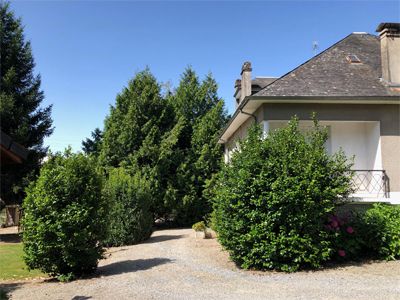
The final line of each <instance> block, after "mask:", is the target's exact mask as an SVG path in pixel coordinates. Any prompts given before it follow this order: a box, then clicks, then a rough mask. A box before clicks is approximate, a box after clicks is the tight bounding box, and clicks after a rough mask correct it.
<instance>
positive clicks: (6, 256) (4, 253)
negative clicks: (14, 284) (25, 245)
mask: <svg viewBox="0 0 400 300" xmlns="http://www.w3.org/2000/svg"><path fill="white" fill-rule="evenodd" d="M22 255H23V252H22V243H9V244H8V243H7V244H6V243H4V244H3V243H0V280H11V279H14V280H17V279H25V278H33V277H44V276H45V275H44V274H43V273H42V272H40V271H38V270H32V271H28V268H27V267H26V265H25V263H24V261H23V259H22Z"/></svg>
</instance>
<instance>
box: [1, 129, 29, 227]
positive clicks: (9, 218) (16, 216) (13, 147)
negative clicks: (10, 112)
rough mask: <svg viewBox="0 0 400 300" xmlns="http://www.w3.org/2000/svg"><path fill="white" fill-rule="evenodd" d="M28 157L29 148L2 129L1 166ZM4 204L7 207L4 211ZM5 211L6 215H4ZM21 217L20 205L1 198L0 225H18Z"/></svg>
mask: <svg viewBox="0 0 400 300" xmlns="http://www.w3.org/2000/svg"><path fill="white" fill-rule="evenodd" d="M27 157H28V150H27V149H26V148H25V147H23V146H21V145H20V144H18V143H16V142H15V141H13V139H12V138H11V137H10V136H9V135H8V134H6V133H4V132H3V131H2V130H0V168H1V167H3V166H5V165H15V164H21V163H22V162H23V161H24V160H26V159H27ZM11 167H12V166H11ZM3 206H4V207H5V210H4V211H3ZM3 212H4V216H2V214H3ZM20 217H21V210H20V207H19V205H15V204H12V205H6V203H5V201H4V200H3V199H1V198H0V226H1V225H6V226H13V225H18V224H19V220H20ZM3 223H4V224H3Z"/></svg>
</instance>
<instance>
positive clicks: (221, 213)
mask: <svg viewBox="0 0 400 300" xmlns="http://www.w3.org/2000/svg"><path fill="white" fill-rule="evenodd" d="M326 140H327V131H326V130H324V129H323V128H320V127H319V126H318V123H317V122H316V121H315V127H314V129H313V130H312V131H311V132H310V133H308V134H302V133H301V132H300V130H299V127H298V120H297V119H293V120H291V121H290V122H289V125H288V126H287V127H285V128H282V129H278V130H276V131H273V132H270V133H269V134H268V136H267V137H263V135H262V133H261V129H260V128H259V127H258V126H256V125H255V126H254V127H253V128H252V129H251V130H250V132H249V136H248V138H247V139H245V140H244V141H242V142H240V151H237V152H235V153H234V154H233V156H232V160H231V162H230V164H228V165H226V166H225V167H224V168H223V169H222V171H221V172H220V173H219V176H218V180H217V183H216V187H215V188H214V192H215V213H214V220H215V221H216V224H215V226H216V229H217V231H218V236H219V240H220V242H221V244H222V245H223V246H224V247H225V248H226V249H227V250H228V251H229V253H230V255H231V258H232V259H233V260H234V261H235V262H237V263H238V264H239V265H241V266H242V267H243V268H246V269H247V268H255V269H277V270H283V271H288V272H291V271H296V270H298V269H300V268H308V267H314V268H316V267H319V266H320V265H321V264H322V263H323V262H325V261H327V260H329V259H330V258H331V257H332V256H333V255H334V249H333V248H334V247H333V245H332V239H333V237H332V236H331V232H330V231H328V230H327V229H326V227H325V225H326V223H325V222H326V220H327V218H328V214H330V213H332V212H333V210H334V209H335V207H336V205H337V204H338V202H339V201H340V199H344V198H346V197H347V195H348V194H349V193H350V192H351V190H352V189H351V174H350V173H349V172H348V171H349V170H350V167H351V164H350V163H349V162H348V161H347V159H346V157H345V155H344V153H343V152H338V153H336V154H334V155H333V156H330V155H328V154H327V153H326V151H325V147H324V144H325V142H326Z"/></svg>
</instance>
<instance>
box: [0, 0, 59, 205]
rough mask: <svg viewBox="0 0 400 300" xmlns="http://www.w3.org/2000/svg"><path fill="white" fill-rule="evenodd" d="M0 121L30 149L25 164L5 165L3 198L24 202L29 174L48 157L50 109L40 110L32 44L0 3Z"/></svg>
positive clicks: (7, 130)
mask: <svg viewBox="0 0 400 300" xmlns="http://www.w3.org/2000/svg"><path fill="white" fill-rule="evenodd" d="M0 19H1V21H0V120H1V129H2V130H3V131H4V132H5V133H7V134H8V135H10V136H11V138H12V139H13V140H15V141H16V142H18V143H19V144H21V145H23V146H24V147H26V148H27V149H29V155H28V159H27V161H26V162H24V163H23V164H21V165H12V166H2V168H1V197H2V198H3V199H5V200H6V201H10V199H11V200H13V201H16V200H17V201H21V200H22V197H23V186H24V185H25V180H24V178H26V177H27V176H29V175H34V174H37V172H38V169H39V163H40V161H41V159H42V158H43V157H44V156H45V155H46V152H47V148H46V147H44V146H43V139H44V138H45V137H46V136H49V135H50V134H51V133H52V127H51V126H52V120H51V117H50V114H51V106H47V107H41V106H40V105H41V103H42V101H43V99H44V95H43V91H42V90H41V89H40V82H41V81H40V76H39V75H34V72H33V71H34V67H35V63H34V59H33V57H32V50H31V44H30V42H29V41H28V42H27V41H25V38H24V34H23V26H22V24H21V20H20V19H17V18H16V17H15V15H14V13H13V12H12V11H11V10H10V7H9V4H8V3H6V2H3V1H1V2H0Z"/></svg>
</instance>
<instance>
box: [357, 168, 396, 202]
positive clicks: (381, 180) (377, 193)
mask: <svg viewBox="0 0 400 300" xmlns="http://www.w3.org/2000/svg"><path fill="white" fill-rule="evenodd" d="M353 171H354V176H353V187H354V189H355V192H356V193H357V194H367V195H368V196H372V197H382V196H383V197H384V198H389V192H390V187H389V178H388V176H387V175H386V172H385V170H353Z"/></svg>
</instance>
